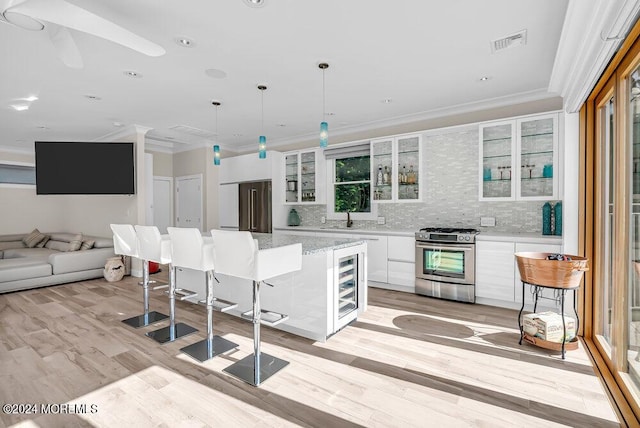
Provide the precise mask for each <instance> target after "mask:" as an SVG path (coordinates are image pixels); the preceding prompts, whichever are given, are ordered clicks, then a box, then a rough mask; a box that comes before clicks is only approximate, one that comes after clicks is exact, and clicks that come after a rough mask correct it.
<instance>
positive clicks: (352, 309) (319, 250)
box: [176, 233, 367, 342]
mask: <svg viewBox="0 0 640 428" xmlns="http://www.w3.org/2000/svg"><path fill="white" fill-rule="evenodd" d="M253 237H254V238H255V239H257V240H258V247H259V248H260V249H268V248H275V247H281V246H285V245H290V244H297V243H301V244H302V269H301V270H300V271H298V272H292V273H289V274H285V275H281V276H279V277H276V278H273V279H270V280H269V281H268V283H269V284H271V285H273V287H269V286H262V287H261V292H260V301H261V307H262V308H263V309H265V310H269V311H273V312H278V313H282V314H286V315H288V316H289V318H288V319H287V320H286V321H284V322H282V323H280V324H277V325H276V326H275V327H274V328H277V329H280V330H283V331H287V332H289V333H293V334H296V335H299V336H303V337H306V338H309V339H313V340H318V341H323V342H324V341H325V340H326V339H327V338H328V337H329V336H331V335H332V334H334V333H336V332H337V331H339V330H340V329H341V328H343V327H344V326H346V325H347V324H349V323H350V322H352V321H353V320H355V319H356V318H357V316H358V314H360V313H362V312H363V311H364V310H366V305H367V268H366V260H367V244H366V242H365V241H363V240H357V239H341V238H318V237H306V236H294V235H287V234H278V235H272V234H267V233H254V234H253ZM176 270H177V272H176V280H177V286H178V287H179V288H185V289H188V290H191V291H194V292H196V293H198V296H196V297H193V298H191V299H190V300H191V301H192V302H196V301H198V300H202V299H204V298H205V293H206V287H205V275H204V273H203V272H198V271H193V270H190V269H183V268H179V269H176ZM216 277H217V278H218V280H219V281H220V283H219V284H215V285H214V295H215V297H217V298H220V299H224V300H228V301H231V302H236V303H238V307H237V308H236V309H232V310H230V311H228V312H227V313H229V314H232V315H236V316H240V315H241V314H242V313H243V312H246V311H249V310H251V308H252V302H253V300H252V299H253V297H252V290H253V288H252V285H251V281H250V280H244V279H240V278H235V277H231V276H227V275H222V274H216ZM214 328H215V324H214Z"/></svg>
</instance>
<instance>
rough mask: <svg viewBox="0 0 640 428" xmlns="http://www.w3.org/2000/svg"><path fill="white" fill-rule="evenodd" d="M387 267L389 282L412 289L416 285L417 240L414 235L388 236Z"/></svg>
mask: <svg viewBox="0 0 640 428" xmlns="http://www.w3.org/2000/svg"><path fill="white" fill-rule="evenodd" d="M387 269H388V272H387V278H388V280H387V282H388V283H389V284H397V285H402V286H406V287H411V288H412V289H413V288H414V287H415V285H416V241H415V239H414V238H413V237H408V236H389V237H388V241H387ZM408 291H409V290H408ZM410 291H413V290H410Z"/></svg>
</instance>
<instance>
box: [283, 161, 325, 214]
mask: <svg viewBox="0 0 640 428" xmlns="http://www.w3.org/2000/svg"><path fill="white" fill-rule="evenodd" d="M283 157H284V181H283V183H282V186H283V189H284V203H285V204H310V205H312V204H322V203H324V199H325V198H324V194H325V192H324V189H325V187H326V185H325V183H324V171H325V167H324V165H323V160H324V157H323V156H322V154H321V153H320V150H318V149H315V150H306V151H296V152H288V153H285V154H284V156H283Z"/></svg>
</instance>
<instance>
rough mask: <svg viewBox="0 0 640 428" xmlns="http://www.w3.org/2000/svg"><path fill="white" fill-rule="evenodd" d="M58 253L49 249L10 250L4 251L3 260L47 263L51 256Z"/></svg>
mask: <svg viewBox="0 0 640 428" xmlns="http://www.w3.org/2000/svg"><path fill="white" fill-rule="evenodd" d="M55 253H58V251H56V250H51V249H49V248H11V249H7V250H4V258H5V259H21V258H28V259H33V260H39V261H47V260H48V259H49V256H50V255H51V254H55Z"/></svg>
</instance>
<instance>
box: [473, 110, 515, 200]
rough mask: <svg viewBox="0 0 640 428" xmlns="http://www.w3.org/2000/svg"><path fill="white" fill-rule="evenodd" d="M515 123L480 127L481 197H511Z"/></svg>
mask: <svg viewBox="0 0 640 428" xmlns="http://www.w3.org/2000/svg"><path fill="white" fill-rule="evenodd" d="M513 134H514V127H513V123H511V122H509V123H499V124H495V125H484V126H481V127H480V147H481V152H480V153H481V165H482V186H481V190H480V191H481V194H480V198H481V199H493V198H511V197H512V195H513V192H512V183H511V179H512V177H513V170H512V166H513V144H514V135H513Z"/></svg>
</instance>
